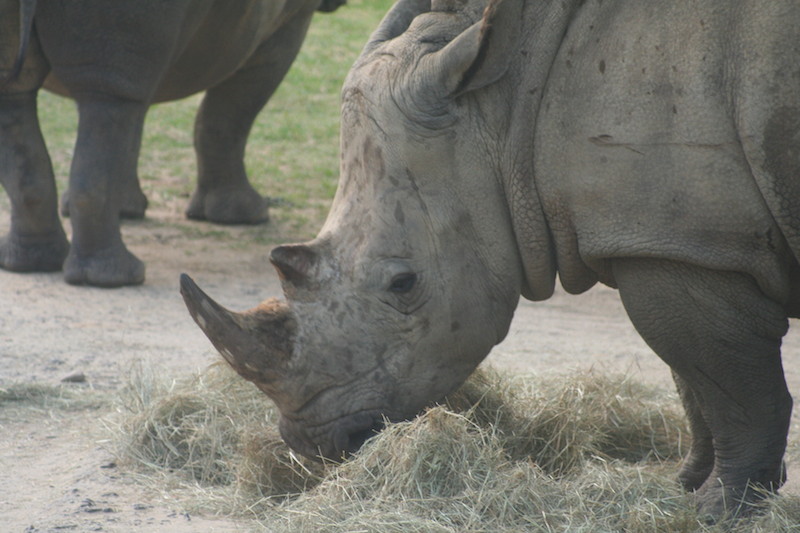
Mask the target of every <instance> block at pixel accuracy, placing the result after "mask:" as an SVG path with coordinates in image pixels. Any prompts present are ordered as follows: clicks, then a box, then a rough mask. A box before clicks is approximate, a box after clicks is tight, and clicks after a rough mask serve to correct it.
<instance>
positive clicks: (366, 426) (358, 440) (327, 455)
mask: <svg viewBox="0 0 800 533" xmlns="http://www.w3.org/2000/svg"><path fill="white" fill-rule="evenodd" d="M386 420H387V419H386V418H385V417H384V415H383V413H382V412H381V411H375V410H372V411H362V412H359V413H355V414H350V415H346V416H343V417H341V418H338V419H336V420H334V421H332V422H328V423H326V424H323V425H321V426H315V427H308V426H305V425H303V424H302V423H301V422H300V421H295V420H292V419H290V418H287V417H285V416H284V417H281V421H280V424H279V429H280V433H281V437H282V438H283V440H284V442H286V444H287V445H288V446H289V447H290V448H292V449H293V450H294V451H296V452H298V453H300V454H301V455H304V456H306V457H308V458H310V459H315V460H326V461H342V460H344V459H347V458H348V457H350V456H351V455H353V454H354V453H355V452H357V451H358V450H359V449H361V447H362V446H363V445H364V443H365V442H366V441H368V440H369V439H371V438H372V437H374V436H375V435H377V434H378V433H380V432H381V430H383V428H384V427H385V425H386V424H385V422H386Z"/></svg>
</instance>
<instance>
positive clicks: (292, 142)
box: [4, 0, 392, 242]
mask: <svg viewBox="0 0 800 533" xmlns="http://www.w3.org/2000/svg"><path fill="white" fill-rule="evenodd" d="M391 4H392V2H391V1H390V0H349V1H348V4H347V5H346V6H344V7H342V8H340V9H339V10H337V11H336V12H334V13H330V14H325V13H317V14H316V15H315V17H314V20H313V22H312V24H311V29H310V30H309V34H308V37H307V38H306V41H305V43H304V45H303V49H302V50H301V52H300V54H299V56H298V58H297V59H296V61H295V63H294V64H293V66H292V68H291V70H290V71H289V74H288V75H287V76H286V78H285V79H284V81H283V83H282V84H281V86H280V87H279V88H278V90H277V92H276V93H275V95H274V96H273V98H272V99H271V100H270V102H269V103H268V104H267V106H266V107H265V109H264V110H263V111H262V113H261V115H260V116H259V117H258V120H257V121H256V124H255V125H254V127H253V130H252V133H251V135H250V140H249V143H248V148H247V155H246V167H247V170H248V173H249V175H250V179H251V181H252V182H253V184H254V185H255V187H256V189H257V190H258V191H259V192H260V193H261V194H263V195H266V196H269V197H271V198H280V199H282V200H285V201H286V202H287V204H286V205H283V204H282V206H281V207H276V208H274V209H272V217H273V220H274V222H275V224H274V225H275V226H276V227H277V228H281V231H278V230H277V229H276V232H275V235H274V240H273V239H271V236H270V234H269V232H268V233H267V234H266V237H264V238H265V239H267V240H272V241H273V242H278V241H280V240H281V239H285V238H286V237H287V235H286V232H287V231H290V232H291V233H294V234H295V235H292V236H291V237H292V238H293V239H296V240H302V239H306V238H310V237H312V236H313V235H314V234H315V233H316V230H317V229H319V227H320V226H321V224H322V222H323V221H324V217H325V215H326V214H327V210H328V207H329V206H330V200H331V199H332V198H333V193H334V191H335V190H336V183H337V179H338V170H339V94H340V89H341V86H342V82H343V80H344V77H345V76H346V75H347V71H348V70H349V68H350V65H351V64H352V63H353V62H354V61H355V59H356V57H357V56H358V54H359V52H360V51H361V48H362V47H363V45H364V44H365V43H366V41H367V39H368V37H369V35H370V33H371V32H372V30H373V29H375V27H376V26H377V24H378V22H379V21H380V19H381V17H382V16H383V14H384V13H385V12H386V11H387V10H388V8H389V6H391ZM200 98H201V95H196V96H193V97H191V98H187V99H185V100H181V101H178V102H170V103H166V104H160V105H156V106H153V107H152V108H151V109H150V112H149V114H148V117H147V121H146V124H145V132H144V139H143V142H142V153H141V157H140V160H139V179H140V181H141V183H142V188H143V190H144V192H145V194H146V195H147V197H148V199H149V200H150V205H151V207H156V208H168V209H171V210H176V211H179V212H182V210H183V209H184V208H185V205H186V202H187V201H188V198H189V195H190V194H191V192H192V190H193V189H194V183H195V179H196V177H195V176H196V164H195V157H194V149H193V147H192V129H193V124H194V116H195V111H196V109H197V106H198V105H199V103H200ZM39 117H40V122H41V124H42V129H43V131H44V136H45V139H46V142H47V146H48V150H49V152H50V155H51V157H52V159H53V166H54V170H55V174H56V179H57V182H58V185H59V191H60V192H61V191H63V190H64V189H65V187H66V183H67V176H68V175H69V166H70V161H71V158H72V149H73V145H74V142H75V132H76V128H77V112H76V110H75V105H74V103H73V102H72V101H71V100H67V99H64V98H61V97H58V96H54V95H52V94H50V93H47V92H46V91H42V93H41V95H40V97H39ZM4 200H5V199H4ZM151 211H152V209H151ZM213 234H214V233H213V232H211V235H212V236H213ZM223 234H224V233H223ZM262 235H263V234H262Z"/></svg>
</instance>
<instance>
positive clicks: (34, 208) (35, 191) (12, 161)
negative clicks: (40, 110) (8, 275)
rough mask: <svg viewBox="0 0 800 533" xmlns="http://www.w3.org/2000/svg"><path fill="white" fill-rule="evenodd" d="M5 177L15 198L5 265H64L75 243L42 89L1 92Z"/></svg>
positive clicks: (0, 166) (2, 242) (4, 242)
mask: <svg viewBox="0 0 800 533" xmlns="http://www.w3.org/2000/svg"><path fill="white" fill-rule="evenodd" d="M0 182H2V185H3V188H4V189H5V190H6V193H7V194H8V196H9V199H10V200H11V229H10V231H9V233H8V235H6V236H5V237H3V238H0V268H3V269H6V270H12V271H16V272H52V271H58V270H61V267H62V265H63V263H64V259H65V257H66V256H67V253H68V251H69V242H68V241H67V237H66V235H65V234H64V229H63V228H62V226H61V222H60V221H59V220H58V214H57V212H56V209H57V206H56V204H57V200H56V185H55V179H54V177H53V169H52V165H51V163H50V156H49V155H48V154H47V148H46V147H45V144H44V139H43V138H42V133H41V131H40V129H39V123H38V120H37V117H36V91H31V92H26V93H17V94H13V95H0Z"/></svg>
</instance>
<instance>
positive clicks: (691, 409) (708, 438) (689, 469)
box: [672, 371, 714, 491]
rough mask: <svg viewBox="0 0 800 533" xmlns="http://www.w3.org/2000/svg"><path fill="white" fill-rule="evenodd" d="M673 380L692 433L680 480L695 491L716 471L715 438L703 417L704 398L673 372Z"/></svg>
mask: <svg viewBox="0 0 800 533" xmlns="http://www.w3.org/2000/svg"><path fill="white" fill-rule="evenodd" d="M672 379H673V380H674V381H675V387H676V388H677V390H678V395H679V396H680V398H681V402H682V403H683V408H684V411H686V418H687V419H688V420H689V429H690V430H691V432H692V443H691V447H690V449H689V453H688V454H687V455H686V457H684V458H683V464H682V465H681V470H680V472H679V473H678V480H679V481H680V482H681V485H682V486H683V488H684V489H686V490H689V491H694V490H697V489H699V488H700V487H701V486H702V485H703V483H705V481H706V480H707V479H708V476H709V475H710V474H711V471H712V470H713V469H714V436H713V435H712V434H711V430H710V429H709V427H708V424H706V420H705V418H704V417H703V408H702V406H701V404H700V401H701V398H702V396H700V395H698V394H695V392H694V390H693V389H692V387H691V385H689V383H687V382H686V380H685V379H683V378H682V377H681V376H680V375H678V374H677V373H676V372H675V371H673V372H672Z"/></svg>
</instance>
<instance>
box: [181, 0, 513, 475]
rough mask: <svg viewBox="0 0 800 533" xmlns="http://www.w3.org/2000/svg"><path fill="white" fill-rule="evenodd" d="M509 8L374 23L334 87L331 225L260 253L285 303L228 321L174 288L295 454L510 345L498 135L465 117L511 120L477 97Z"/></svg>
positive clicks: (406, 405) (455, 378) (415, 10)
mask: <svg viewBox="0 0 800 533" xmlns="http://www.w3.org/2000/svg"><path fill="white" fill-rule="evenodd" d="M517 4H519V3H517ZM517 4H513V3H511V4H509V9H507V10H505V11H503V10H501V9H495V7H497V6H495V4H494V3H493V4H491V5H490V6H489V8H488V9H486V14H485V15H484V8H485V7H486V5H485V2H477V1H476V2H460V1H443V2H433V5H431V3H430V2H426V1H421V0H401V1H400V2H398V3H397V4H396V5H395V7H394V8H393V9H392V10H391V11H390V12H389V13H388V14H387V16H386V17H385V19H384V21H383V22H382V23H381V25H380V26H379V28H378V29H377V30H376V31H375V33H374V34H373V35H372V38H371V40H370V41H369V43H368V44H367V45H366V47H365V49H364V51H363V53H362V55H361V57H360V58H359V59H358V61H357V62H356V64H355V65H354V66H353V68H352V70H351V72H350V73H349V75H348V78H347V80H346V82H345V86H344V88H343V93H342V95H343V96H342V101H343V103H342V123H341V167H340V172H341V175H340V176H341V177H340V182H339V187H338V189H337V192H336V195H335V198H334V201H333V204H332V207H331V210H330V213H329V215H328V218H327V220H326V222H325V224H324V226H323V228H322V230H321V231H320V232H319V234H318V236H317V237H316V238H315V239H314V240H312V241H310V242H307V243H304V244H291V245H284V246H279V247H277V248H275V249H274V250H273V251H272V253H271V256H270V260H271V262H272V264H273V265H274V266H275V268H276V269H277V271H278V274H279V276H280V278H281V281H282V286H283V291H284V294H285V296H286V301H277V300H270V301H267V302H265V303H263V304H261V305H260V306H259V307H256V308H255V309H253V310H251V311H248V312H245V313H233V312H230V311H227V310H225V309H223V308H222V307H220V306H219V305H217V304H216V303H214V302H213V301H212V300H211V299H210V298H209V297H208V296H207V295H206V294H204V293H203V292H202V291H201V290H200V289H199V288H198V287H197V286H196V285H195V284H194V283H193V282H192V281H191V280H190V279H189V278H188V277H186V276H184V277H183V278H182V293H183V295H184V298H185V300H186V303H187V306H188V307H189V310H190V312H191V314H192V316H193V317H194V319H195V321H196V322H197V323H198V324H199V325H200V327H201V328H202V329H203V330H204V331H205V333H206V334H207V336H208V337H209V338H210V339H211V341H212V342H213V343H214V345H215V346H216V347H217V348H218V349H219V351H220V352H221V353H222V355H223V356H224V357H225V358H226V359H227V361H228V362H229V363H230V364H231V365H232V366H233V368H235V369H236V370H237V371H238V372H239V373H240V374H241V375H242V376H243V377H244V378H246V379H248V380H250V381H252V382H253V383H255V384H256V385H257V386H258V387H259V388H260V389H261V390H263V391H264V392H265V393H266V394H267V395H268V396H270V398H272V400H273V401H274V402H275V404H276V405H277V407H278V409H279V411H280V413H281V415H282V416H281V422H280V429H281V433H282V435H283V438H284V440H285V441H286V442H287V443H288V444H289V445H290V446H291V447H292V448H294V449H295V450H296V451H298V452H300V453H302V454H304V455H306V456H310V457H318V456H322V457H326V458H332V459H338V458H341V457H342V456H343V455H346V454H348V453H351V452H353V451H355V450H356V449H358V448H359V447H360V446H361V444H362V443H363V442H364V441H365V440H366V439H367V438H369V436H371V435H372V434H374V432H375V431H377V430H378V429H380V427H381V426H382V424H383V422H384V420H390V421H398V420H403V419H408V418H410V417H413V416H414V415H415V414H417V413H418V412H419V411H420V410H422V409H423V408H425V407H426V406H428V405H430V404H432V403H434V402H436V401H438V400H440V399H441V398H442V397H444V396H445V395H446V394H448V393H450V392H451V391H453V390H454V389H455V388H457V387H458V386H459V385H460V384H461V383H463V381H464V380H465V379H466V378H467V377H468V376H469V374H470V373H471V372H472V371H473V370H474V369H475V367H476V366H477V365H478V364H479V363H480V362H481V360H483V359H484V357H485V356H486V355H487V354H488V353H489V351H490V350H491V348H492V346H494V345H495V344H497V343H498V342H499V341H501V340H502V339H503V338H504V337H505V335H506V333H507V331H508V326H509V324H510V321H511V317H512V315H513V311H514V308H515V307H516V305H517V302H518V299H519V294H520V289H521V285H522V283H523V274H522V268H521V266H520V263H521V260H520V257H519V255H518V252H517V245H516V241H515V237H514V232H513V231H512V229H511V223H510V220H509V219H510V216H511V215H510V213H509V208H508V205H507V202H506V200H505V192H504V186H503V181H502V180H501V179H500V177H499V176H498V171H497V168H496V167H495V165H494V162H495V161H494V159H495V158H493V157H484V156H483V155H481V154H492V153H497V154H500V151H498V150H499V148H500V147H498V146H495V145H496V144H498V143H500V142H501V140H500V139H501V138H502V136H501V135H500V133H499V132H498V131H497V129H502V125H498V126H497V129H496V128H495V127H494V126H493V125H491V124H489V125H488V126H487V125H486V124H483V125H481V124H480V123H479V122H478V120H477V119H478V118H479V116H480V113H476V107H477V108H480V109H479V111H482V112H497V113H498V116H501V115H502V113H504V112H505V113H507V110H506V111H504V110H502V109H494V108H491V105H494V104H487V103H486V99H481V98H478V96H477V94H478V93H479V92H480V91H481V89H483V88H485V87H487V86H489V85H490V84H493V83H494V82H495V81H496V80H498V79H499V78H501V77H502V76H503V75H504V73H505V71H506V69H507V68H508V63H509V61H508V58H507V56H508V54H506V53H505V51H504V49H503V45H504V43H506V42H507V41H508V40H509V39H513V38H514V29H515V28H517V31H518V25H519V16H520V13H519V7H518V6H517ZM503 6H504V4H503V5H501V6H500V7H503ZM515 6H517V7H515ZM515 9H516V11H515ZM495 24H497V25H500V24H504V25H505V27H504V28H500V29H499V30H498V31H492V30H493V27H494V26H493V25H495ZM495 45H499V46H495ZM481 106H484V107H481Z"/></svg>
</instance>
